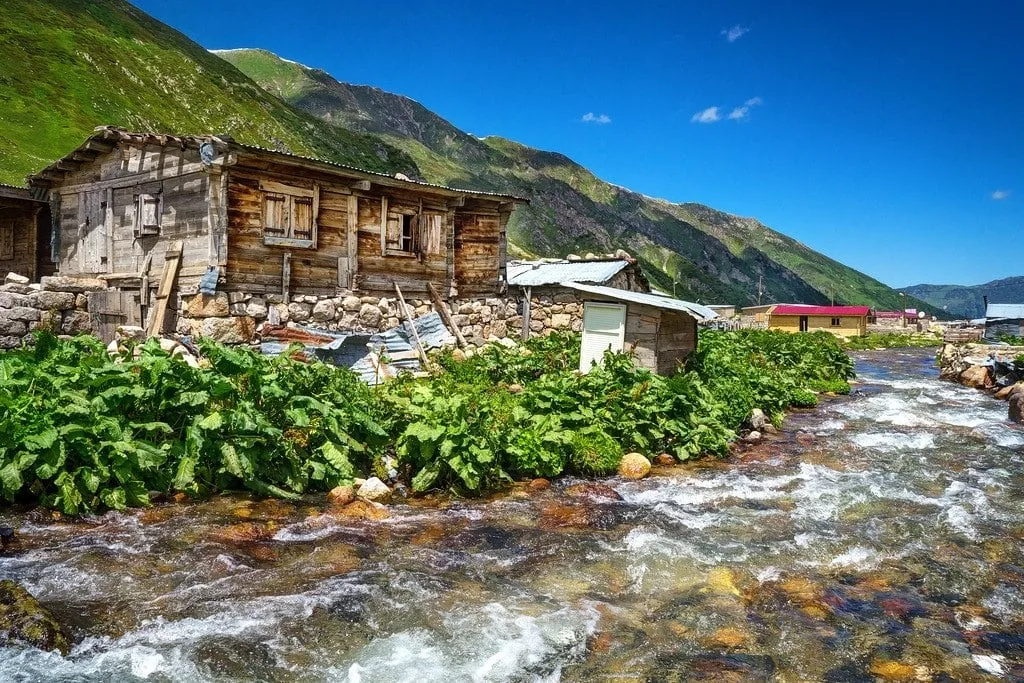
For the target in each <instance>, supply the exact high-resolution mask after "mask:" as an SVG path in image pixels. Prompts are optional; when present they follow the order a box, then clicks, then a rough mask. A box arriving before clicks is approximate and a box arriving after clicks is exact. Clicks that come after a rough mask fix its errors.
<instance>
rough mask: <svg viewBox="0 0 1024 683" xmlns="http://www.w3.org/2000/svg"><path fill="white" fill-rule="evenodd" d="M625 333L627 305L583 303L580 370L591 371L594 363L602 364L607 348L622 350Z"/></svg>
mask: <svg viewBox="0 0 1024 683" xmlns="http://www.w3.org/2000/svg"><path fill="white" fill-rule="evenodd" d="M625 335H626V306H625V305H623V304H598V303H593V302H590V301H588V302H586V303H585V304H584V305H583V344H582V346H581V347H580V372H590V369H591V367H592V365H593V363H597V364H600V363H601V359H602V358H604V352H605V351H606V350H607V349H611V350H612V351H621V350H622V345H623V342H624V341H625Z"/></svg>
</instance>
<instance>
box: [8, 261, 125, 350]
mask: <svg viewBox="0 0 1024 683" xmlns="http://www.w3.org/2000/svg"><path fill="white" fill-rule="evenodd" d="M105 287H106V286H105V284H104V283H103V282H102V281H100V280H83V279H74V278H64V277H44V278H42V281H41V282H40V283H36V284H29V280H28V278H27V277H22V276H20V275H15V274H14V273H10V274H8V275H7V277H6V278H5V279H4V284H3V285H0V349H13V348H18V347H19V346H21V345H22V344H23V343H24V342H25V341H26V340H27V339H26V338H28V339H31V333H32V332H33V331H35V330H37V329H39V328H41V327H42V328H46V329H49V330H51V331H53V332H55V333H57V334H62V335H74V334H80V333H83V332H92V318H91V317H90V315H89V311H88V308H89V304H88V298H87V297H86V293H87V292H93V291H99V290H102V289H105Z"/></svg>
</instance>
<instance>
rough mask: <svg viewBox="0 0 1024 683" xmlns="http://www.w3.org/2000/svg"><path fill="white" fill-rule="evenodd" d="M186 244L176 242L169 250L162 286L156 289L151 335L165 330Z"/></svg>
mask: <svg viewBox="0 0 1024 683" xmlns="http://www.w3.org/2000/svg"><path fill="white" fill-rule="evenodd" d="M183 248H184V245H183V244H182V243H181V242H175V243H174V246H172V247H171V248H170V250H168V252H167V256H166V260H165V261H164V272H163V275H162V276H161V277H160V288H159V289H158V290H156V312H155V314H154V315H153V321H152V323H151V324H150V326H149V336H150V337H155V336H157V335H158V334H161V333H162V332H163V331H164V318H165V317H166V316H167V302H168V300H169V299H170V298H171V292H173V291H174V282H175V281H176V280H177V279H178V268H179V266H180V265H181V252H182V249H183Z"/></svg>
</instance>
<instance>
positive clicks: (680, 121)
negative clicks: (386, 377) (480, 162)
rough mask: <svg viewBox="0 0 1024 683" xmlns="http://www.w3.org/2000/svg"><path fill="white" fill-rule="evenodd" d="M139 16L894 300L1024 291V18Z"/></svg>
mask: <svg viewBox="0 0 1024 683" xmlns="http://www.w3.org/2000/svg"><path fill="white" fill-rule="evenodd" d="M133 1H134V2H135V4H137V5H138V6H139V7H141V8H142V9H144V10H146V11H147V12H149V13H151V14H153V15H154V16H156V17H157V18H159V19H161V20H162V21H164V22H166V23H168V24H170V25H172V26H174V27H175V28H177V29H179V30H181V31H183V32H184V33H186V34H187V35H189V36H190V37H191V38H193V39H194V40H196V41H197V42H199V43H200V44H202V45H203V46H205V47H207V48H232V47H261V48H265V49H268V50H271V51H273V52H276V53H277V54H279V55H281V56H283V57H287V58H289V59H293V60H296V61H299V62H302V63H304V64H307V65H310V66H315V67H319V68H322V69H324V70H326V71H328V72H330V73H331V74H332V75H333V76H335V77H336V78H338V79H339V80H343V81H349V82H354V83H366V84H371V85H375V86H378V87H381V88H383V89H385V90H389V91H392V92H396V93H401V94H403V95H407V96H409V97H412V98H413V99H416V100H418V101H419V102H421V103H422V104H424V105H425V106H427V107H428V108H430V109H432V110H433V111H435V112H436V113H438V114H440V115H441V116H443V117H445V118H446V119H448V120H450V121H451V122H452V123H454V124H455V125H457V126H458V127H460V128H462V129H463V130H466V131H468V132H470V133H473V134H475V135H481V136H482V135H492V134H493V135H501V136H504V137H508V138H511V139H514V140H517V141H519V142H522V143H525V144H528V145H531V146H534V147H538V148H541V149H546V150H554V151H559V152H562V153H564V154H567V155H568V156H570V157H572V158H573V159H574V160H576V161H578V162H579V163H581V164H583V165H584V166H586V167H588V168H590V169H591V170H592V171H594V172H595V173H596V174H597V175H598V176H600V177H601V178H603V179H605V180H608V181H610V182H613V183H616V184H619V185H623V186H626V187H629V188H631V189H633V190H636V191H638V192H643V193H644V194H648V195H652V196H656V197H663V198H666V199H669V200H673V201H696V202H701V203H704V204H708V205H710V206H713V207H715V208H718V209H722V210H724V211H729V212H731V213H736V214H740V215H743V216H752V217H755V218H758V219H759V220H761V221H763V222H764V223H766V224H767V225H769V226H771V227H773V228H775V229H777V230H779V231H781V232H784V233H786V234H788V235H791V236H792V237H794V238H796V239H798V240H800V241H802V242H804V243H806V244H808V245H809V246H811V247H813V248H814V249H817V250H819V251H822V252H824V253H825V254H827V255H829V256H831V257H833V258H835V259H837V260H839V261H842V262H844V263H846V264H848V265H850V266H853V267H854V268H857V269H859V270H862V271H864V272H866V273H869V274H870V275H873V276H875V277H877V278H879V279H880V280H882V281H884V282H886V283H888V284H891V285H894V286H897V287H898V286H902V285H908V284H916V283H919V282H930V283H957V284H977V283H981V282H985V281H988V280H991V279H995V278H998V277H1007V276H1010V275H1024V258H1022V257H1021V255H1020V254H1021V245H1022V244H1024V125H1022V123H1024V116H1022V108H1024V51H1022V50H1021V48H1020V31H1021V27H1022V25H1024V21H1022V20H1024V2H1017V1H1016V0H1006V1H1005V2H987V1H985V0H981V1H975V2H959V1H956V2H954V1H952V0H938V1H925V0H918V1H898V0H890V1H888V2H871V1H868V2H855V3H838V2H826V3H823V2H816V1H814V2H812V1H807V2H785V1H783V2H763V1H760V0H747V1H735V2H728V1H723V2H702V3H689V2H687V3H683V2H659V3H645V2H633V3H628V4H627V3H613V2H603V1H597V2H594V1H592V2H587V3H574V2H561V1H558V0H547V1H544V2H521V3H484V2H481V3H471V2H465V3H461V2H454V3H453V2H449V3H441V2H423V3H403V2H389V3H373V2H313V1H310V0H290V1H289V2H287V3H285V2H280V1H274V2H271V1H268V0H248V1H231V2H226V1H217V0H173V1H172V0H133ZM713 107H714V108H717V109H711V108H713Z"/></svg>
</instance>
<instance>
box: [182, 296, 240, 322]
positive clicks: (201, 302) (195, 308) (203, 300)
mask: <svg viewBox="0 0 1024 683" xmlns="http://www.w3.org/2000/svg"><path fill="white" fill-rule="evenodd" d="M230 314H231V304H230V299H229V298H228V295H227V292H217V293H216V294H214V295H213V296H208V295H206V294H197V295H195V296H194V297H192V298H191V299H190V300H189V302H188V303H187V304H185V315H186V316H187V317H189V318H225V317H227V316H228V315H230Z"/></svg>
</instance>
